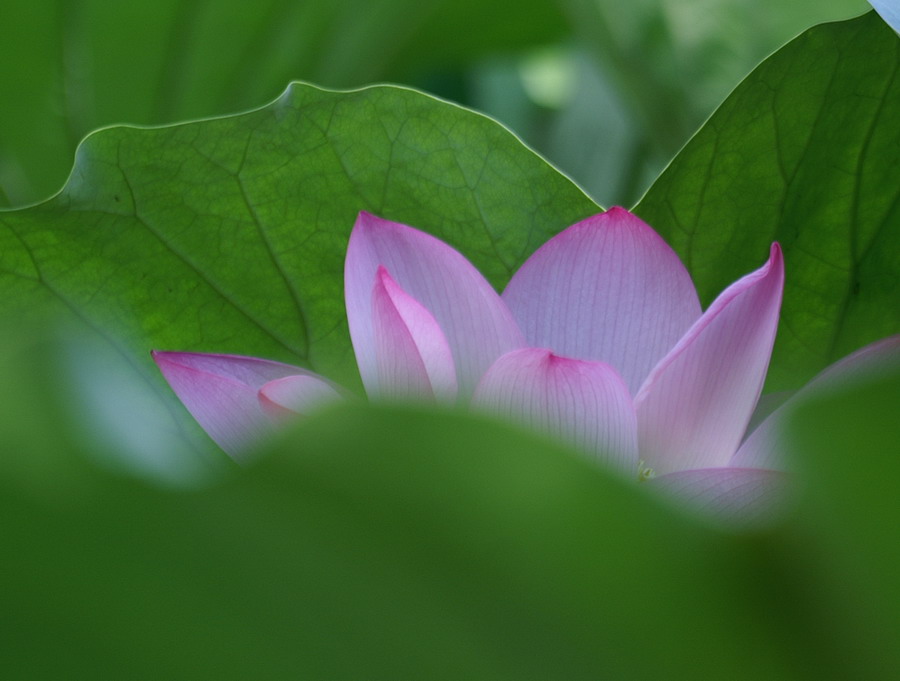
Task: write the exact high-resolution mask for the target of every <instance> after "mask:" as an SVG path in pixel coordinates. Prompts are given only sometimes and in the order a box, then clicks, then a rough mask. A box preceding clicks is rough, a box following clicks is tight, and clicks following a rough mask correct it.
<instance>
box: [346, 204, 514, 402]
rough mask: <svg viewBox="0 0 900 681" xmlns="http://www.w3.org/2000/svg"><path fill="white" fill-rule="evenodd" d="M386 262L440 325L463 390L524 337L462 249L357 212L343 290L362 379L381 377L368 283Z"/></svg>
mask: <svg viewBox="0 0 900 681" xmlns="http://www.w3.org/2000/svg"><path fill="white" fill-rule="evenodd" d="M379 266H384V267H385V268H386V269H387V270H388V271H389V272H390V274H391V277H393V279H394V280H395V281H396V283H397V284H398V285H399V286H400V287H401V288H402V290H403V291H405V292H406V294H407V295H409V296H411V297H412V298H413V299H415V300H416V301H418V303H419V304H421V305H422V306H423V307H425V309H427V310H428V311H429V312H430V313H431V314H432V315H433V316H434V319H435V320H436V321H437V323H438V324H439V326H440V328H441V330H442V331H443V333H444V336H445V337H446V339H447V343H448V345H449V347H450V351H451V353H452V355H453V359H454V363H455V365H456V373H457V378H458V385H459V392H460V394H461V395H462V396H464V397H468V396H470V395H471V394H472V391H473V390H474V388H475V385H476V384H477V382H478V379H479V378H481V375H482V374H483V373H484V372H485V371H486V370H487V368H488V367H489V366H490V365H491V364H492V363H493V361H494V360H495V359H497V358H498V357H499V356H500V355H502V354H503V353H505V352H508V351H509V350H512V349H514V348H518V347H522V346H524V344H525V341H524V337H523V336H522V332H521V331H520V330H519V328H518V326H517V325H516V323H515V321H514V319H513V317H512V314H511V313H510V311H509V310H508V309H507V307H506V304H505V303H504V302H503V301H502V300H501V299H500V296H499V295H498V294H497V292H496V291H494V289H493V288H492V287H491V285H490V284H489V283H488V282H487V281H486V280H485V279H484V277H483V276H481V274H480V273H479V272H478V270H476V269H475V268H474V267H473V266H472V264H471V263H470V262H469V261H468V260H466V259H465V258H464V257H463V256H462V255H461V254H460V253H458V252H457V251H455V250H454V249H453V248H451V247H450V246H448V245H447V244H445V243H444V242H442V241H440V240H438V239H436V238H434V237H433V236H431V235H429V234H426V233H425V232H421V231H419V230H417V229H413V228H412V227H407V226H406V225H402V224H399V223H396V222H390V221H388V220H382V219H380V218H377V217H375V216H373V215H370V214H368V213H360V215H359V218H358V219H357V221H356V225H355V226H354V228H353V233H352V234H351V235H350V243H349V245H348V247H347V259H346V263H345V267H344V295H345V299H346V303H347V320H348V323H349V326H350V337H351V339H352V341H353V349H354V351H355V352H356V359H357V362H358V364H359V371H360V374H361V375H362V378H363V382H364V384H365V385H375V384H377V381H378V362H377V359H376V343H375V325H374V320H373V314H372V282H373V281H375V274H376V272H377V271H378V267H379Z"/></svg>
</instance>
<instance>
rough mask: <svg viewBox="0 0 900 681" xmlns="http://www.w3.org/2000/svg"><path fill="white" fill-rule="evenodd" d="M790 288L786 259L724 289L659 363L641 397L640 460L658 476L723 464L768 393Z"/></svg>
mask: <svg viewBox="0 0 900 681" xmlns="http://www.w3.org/2000/svg"><path fill="white" fill-rule="evenodd" d="M783 288H784V260H783V258H782V255H781V248H780V247H779V246H778V244H772V249H771V253H770V256H769V260H768V262H767V263H766V264H765V265H764V266H763V267H761V268H760V269H759V270H757V271H755V272H753V273H751V274H748V275H746V276H745V277H743V278H741V279H740V280H738V281H737V282H735V283H734V284H732V285H731V286H729V287H728V288H727V289H725V291H723V292H722V293H721V294H720V295H719V297H718V298H716V300H715V301H713V303H712V305H710V307H709V309H708V310H707V311H706V312H704V313H703V316H702V317H700V319H698V320H697V322H696V323H695V324H694V325H693V326H692V327H691V328H690V330H688V332H687V333H686V334H685V335H684V337H683V338H682V339H681V340H680V341H678V343H677V344H676V345H675V347H674V348H672V350H671V351H669V353H668V354H667V355H666V356H665V357H664V358H663V359H662V360H661V361H660V362H659V364H657V365H656V367H654V368H653V370H652V371H651V372H650V375H649V376H648V377H647V380H646V381H645V382H644V385H643V386H641V389H640V391H639V392H638V394H637V396H636V397H635V407H636V409H637V414H638V443H639V448H640V452H641V458H642V459H643V460H644V461H645V462H646V463H647V465H649V466H651V467H652V468H653V469H654V470H656V472H657V473H659V474H664V473H671V472H674V471H678V470H690V469H695V468H711V467H716V466H724V465H726V464H727V463H728V461H729V460H730V459H731V457H732V455H733V454H734V452H735V451H737V448H738V445H739V444H740V442H741V438H742V436H743V434H744V432H745V430H746V428H747V424H748V423H749V421H750V417H751V415H752V413H753V408H754V407H755V406H756V402H757V400H758V399H759V395H760V392H761V391H762V386H763V382H764V380H765V376H766V370H767V369H768V366H769V358H770V357H771V354H772V345H773V343H774V342H775V332H776V330H777V328H778V313H779V310H780V308H781V294H782V290H783Z"/></svg>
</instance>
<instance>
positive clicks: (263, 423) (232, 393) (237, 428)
mask: <svg viewBox="0 0 900 681" xmlns="http://www.w3.org/2000/svg"><path fill="white" fill-rule="evenodd" d="M151 354H152V356H153V359H154V360H155V361H156V364H157V366H158V367H159V370H160V371H161V372H162V375H163V376H164V377H165V379H166V380H167V381H168V382H169V385H170V386H171V387H172V390H174V391H175V394H176V395H178V398H179V399H180V400H181V401H182V403H183V404H184V406H185V407H187V409H188V411H189V412H190V413H191V415H192V416H193V417H194V418H195V419H196V420H197V422H198V423H199V424H200V425H201V426H202V427H203V430H205V431H206V432H207V434H208V435H209V436H210V437H211V438H212V439H213V440H214V441H215V442H216V444H218V445H219V446H220V447H221V448H222V449H224V450H225V451H226V452H227V453H228V454H229V455H231V456H232V457H234V458H235V459H240V458H241V457H242V455H243V454H244V453H245V451H246V450H247V448H248V447H250V446H251V445H252V444H254V443H255V442H257V441H258V440H259V439H260V438H262V437H263V436H265V435H266V434H268V433H269V432H270V431H271V428H272V424H271V421H270V419H269V418H268V417H267V416H266V415H265V414H264V413H263V411H262V408H261V407H260V405H259V400H258V398H257V392H258V391H259V389H260V388H261V387H262V386H263V385H264V384H265V383H267V382H269V381H272V380H275V379H278V378H283V377H285V376H291V375H295V374H301V375H305V376H315V374H313V373H312V372H310V371H307V370H305V369H301V368H299V367H295V366H291V365H289V364H282V363H281V362H271V361H269V360H265V359H257V358H256V357H242V356H239V355H217V354H204V353H197V352H161V351H153V352H152V353H151Z"/></svg>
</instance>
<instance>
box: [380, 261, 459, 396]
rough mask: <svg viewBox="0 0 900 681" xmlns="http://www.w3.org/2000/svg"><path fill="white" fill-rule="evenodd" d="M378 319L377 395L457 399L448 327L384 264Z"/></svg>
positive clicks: (381, 276)
mask: <svg viewBox="0 0 900 681" xmlns="http://www.w3.org/2000/svg"><path fill="white" fill-rule="evenodd" d="M372 319H373V331H374V334H373V336H374V344H375V364H376V367H377V370H378V371H377V383H376V384H375V385H369V384H366V392H368V393H369V395H370V396H371V397H375V396H380V397H389V398H400V399H403V398H409V397H419V398H428V399H431V398H437V399H440V400H443V401H447V402H452V401H453V400H455V399H456V368H455V367H454V365H453V355H452V354H451V352H450V346H449V345H448V344H447V339H446V338H445V337H444V332H443V331H441V327H440V326H439V325H438V323H437V321H436V320H435V318H434V317H433V316H432V315H431V313H430V312H429V311H428V310H426V309H425V308H424V307H423V306H422V305H421V304H420V303H419V302H418V301H417V300H416V299H415V298H413V297H412V296H410V295H408V294H407V293H406V292H405V291H404V290H403V289H402V288H400V286H399V285H398V284H397V282H395V281H394V280H393V279H392V278H391V275H390V274H389V273H388V271H387V270H386V269H385V268H384V267H379V268H378V271H377V272H376V274H375V287H374V289H373V290H372Z"/></svg>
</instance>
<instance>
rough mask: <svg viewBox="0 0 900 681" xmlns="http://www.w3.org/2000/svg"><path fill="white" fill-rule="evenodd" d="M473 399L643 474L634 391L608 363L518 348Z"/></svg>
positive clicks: (612, 464)
mask: <svg viewBox="0 0 900 681" xmlns="http://www.w3.org/2000/svg"><path fill="white" fill-rule="evenodd" d="M472 403H473V405H475V406H478V407H481V408H484V409H486V410H488V411H491V412H492V413H495V414H499V415H502V416H505V417H507V418H510V419H512V420H515V421H518V422H520V423H524V424H526V425H530V426H534V427H535V428H538V429H540V430H543V431H545V432H548V433H551V434H553V435H556V436H558V437H560V438H561V439H563V440H566V441H568V442H570V443H572V444H574V445H575V446H576V447H578V448H579V449H581V450H582V451H585V452H587V453H588V454H590V455H592V456H594V457H597V458H598V459H599V460H600V461H601V462H602V463H604V464H605V465H608V466H610V467H612V468H614V469H616V470H618V471H620V472H622V473H624V474H626V475H635V474H636V473H637V437H636V421H635V414H634V406H633V405H632V401H631V395H630V393H629V392H628V387H627V386H626V385H625V382H624V381H623V380H622V378H621V376H619V374H618V373H617V372H616V371H615V369H613V368H612V367H610V366H609V365H607V364H603V363H602V362H586V361H582V360H574V359H567V358H564V357H559V356H557V355H554V354H553V353H551V352H550V351H548V350H539V349H534V348H525V349H521V350H514V351H512V352H510V353H507V354H505V355H503V356H502V357H501V358H500V359H498V360H497V361H496V362H495V363H494V364H493V366H491V368H490V369H489V370H488V371H487V373H486V374H485V375H484V378H483V379H482V380H481V383H479V385H478V389H477V390H476V391H475V396H474V398H473V400H472Z"/></svg>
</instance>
